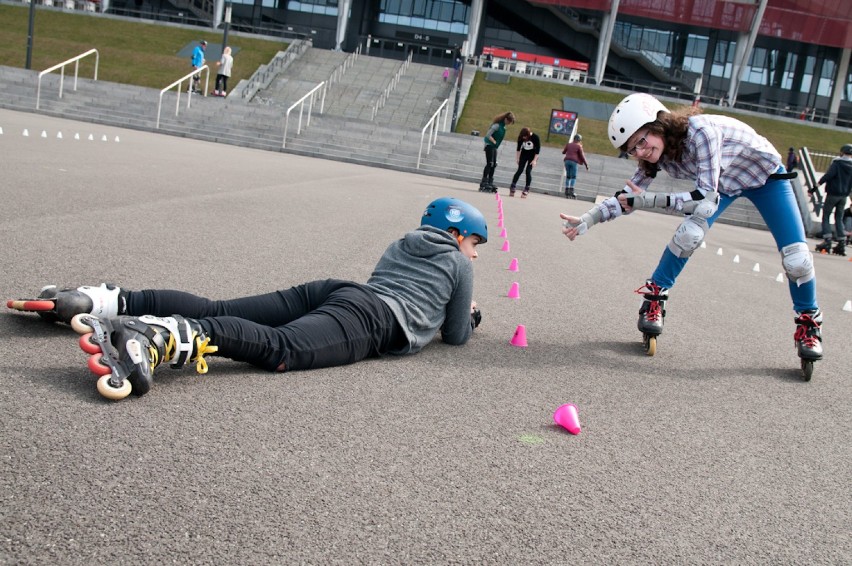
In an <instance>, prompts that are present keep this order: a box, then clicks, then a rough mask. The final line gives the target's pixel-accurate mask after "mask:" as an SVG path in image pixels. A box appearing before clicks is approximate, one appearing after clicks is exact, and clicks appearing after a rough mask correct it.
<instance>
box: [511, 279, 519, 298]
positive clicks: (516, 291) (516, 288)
mask: <svg viewBox="0 0 852 566" xmlns="http://www.w3.org/2000/svg"><path fill="white" fill-rule="evenodd" d="M508 297H509V298H510V299H520V298H521V286H520V285H518V282H517V281H515V282H514V283H512V286H511V287H510V288H509V295H508Z"/></svg>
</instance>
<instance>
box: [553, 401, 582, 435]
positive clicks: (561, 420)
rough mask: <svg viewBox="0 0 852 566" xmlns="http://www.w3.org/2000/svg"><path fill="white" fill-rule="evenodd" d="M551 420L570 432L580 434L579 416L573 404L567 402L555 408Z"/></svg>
mask: <svg viewBox="0 0 852 566" xmlns="http://www.w3.org/2000/svg"><path fill="white" fill-rule="evenodd" d="M553 420H554V422H555V423H556V424H558V425H559V426H561V427H562V428H564V429H565V430H567V431H568V432H570V433H571V434H580V430H581V429H580V416H579V415H578V414H577V407H575V406H574V405H572V404H570V403H568V404H565V405H562V406H561V407H559V408H558V409H556V412H555V413H553Z"/></svg>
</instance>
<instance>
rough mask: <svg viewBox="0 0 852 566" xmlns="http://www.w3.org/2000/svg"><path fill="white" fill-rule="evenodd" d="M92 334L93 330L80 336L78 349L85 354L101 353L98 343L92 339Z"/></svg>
mask: <svg viewBox="0 0 852 566" xmlns="http://www.w3.org/2000/svg"><path fill="white" fill-rule="evenodd" d="M94 335H95V334H94V332H89V333H88V334H83V335H82V336H80V349H81V350H83V351H84V352H86V353H87V354H100V353H102V350H101V346H100V344H98V343H97V342H95V341H94V340H93V337H94Z"/></svg>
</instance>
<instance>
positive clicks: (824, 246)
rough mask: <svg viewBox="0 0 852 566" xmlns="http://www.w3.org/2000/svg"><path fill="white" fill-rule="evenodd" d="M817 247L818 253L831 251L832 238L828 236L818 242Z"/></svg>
mask: <svg viewBox="0 0 852 566" xmlns="http://www.w3.org/2000/svg"><path fill="white" fill-rule="evenodd" d="M815 249H816V252H817V253H821V254H827V253H831V238H826V239H825V240H823V242H822V243H821V244H817V247H816V248H815Z"/></svg>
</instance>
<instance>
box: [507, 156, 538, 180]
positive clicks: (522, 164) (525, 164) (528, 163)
mask: <svg viewBox="0 0 852 566" xmlns="http://www.w3.org/2000/svg"><path fill="white" fill-rule="evenodd" d="M532 162H533V158H532V157H528V156H526V155H524V154H523V153H521V159H520V160H519V161H518V170H517V171H515V176H514V177H512V186H514V185H517V184H518V179H520V178H521V171H523V170H524V169H526V174H527V184H526V185H524V187H526V188H529V186H530V185H531V184H532V168H533V166H532Z"/></svg>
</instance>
